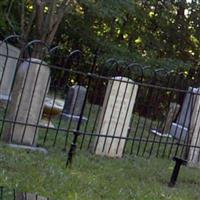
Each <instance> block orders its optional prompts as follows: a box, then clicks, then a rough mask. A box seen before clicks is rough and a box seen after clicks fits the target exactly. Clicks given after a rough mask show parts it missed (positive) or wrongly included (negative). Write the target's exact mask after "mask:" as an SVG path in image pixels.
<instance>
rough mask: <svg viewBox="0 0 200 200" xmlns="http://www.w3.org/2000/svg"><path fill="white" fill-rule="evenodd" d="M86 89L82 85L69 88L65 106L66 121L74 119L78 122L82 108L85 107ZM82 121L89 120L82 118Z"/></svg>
mask: <svg viewBox="0 0 200 200" xmlns="http://www.w3.org/2000/svg"><path fill="white" fill-rule="evenodd" d="M86 90H87V89H86V88H85V87H83V86H80V85H74V86H72V87H70V88H69V90H68V92H67V95H66V98H65V104H64V108H63V113H62V117H63V118H65V119H72V120H74V121H78V120H79V118H80V115H81V111H82V108H83V106H84V101H85V95H86ZM82 120H83V121H85V120H87V118H86V117H82Z"/></svg>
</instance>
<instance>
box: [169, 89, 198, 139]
mask: <svg viewBox="0 0 200 200" xmlns="http://www.w3.org/2000/svg"><path fill="white" fill-rule="evenodd" d="M196 92H197V89H196V88H192V87H189V88H188V92H187V94H186V96H185V98H184V102H183V105H182V107H181V111H180V114H179V116H178V118H177V120H176V122H175V123H172V125H171V129H170V134H171V135H172V136H173V137H175V138H177V139H181V140H186V139H187V136H188V134H189V127H191V126H190V123H191V121H192V120H191V119H192V114H193V113H192V110H193V107H194V94H195V93H196Z"/></svg>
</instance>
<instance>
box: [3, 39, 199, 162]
mask: <svg viewBox="0 0 200 200" xmlns="http://www.w3.org/2000/svg"><path fill="white" fill-rule="evenodd" d="M17 43H20V44H21V42H20V39H19V37H18V36H11V37H8V38H6V39H5V40H4V41H2V43H1V45H0V49H1V52H0V53H1V54H0V64H1V66H0V67H1V77H0V78H1V85H0V106H1V110H0V121H1V126H0V127H1V130H0V132H1V138H2V140H3V141H4V142H6V143H9V144H10V145H11V146H15V145H17V146H20V147H22V148H28V149H29V148H30V149H33V150H37V149H39V150H44V149H48V148H51V147H54V148H58V149H62V150H65V151H67V152H68V156H69V157H68V162H67V163H68V164H69V163H70V162H71V160H72V157H73V153H74V151H75V150H76V148H80V149H82V150H89V151H91V152H93V153H96V154H98V155H106V156H110V157H121V156H123V155H125V154H134V155H140V156H144V157H150V156H156V157H168V158H169V157H178V158H181V159H184V160H186V161H190V162H191V163H192V164H194V165H199V162H200V153H199V148H200V141H199V126H200V121H199V120H200V117H199V110H200V106H199V104H200V96H199V93H200V89H199V88H198V87H199V84H200V80H199V79H200V78H199V77H200V76H199V73H200V71H198V70H196V69H190V71H175V70H174V71H167V70H166V69H153V68H152V67H149V66H141V65H139V64H137V63H127V62H125V61H116V60H114V59H109V60H106V61H104V62H102V61H101V62H99V61H98V52H96V53H95V54H94V55H93V56H91V57H84V54H83V53H82V52H81V51H79V50H75V51H73V52H71V53H70V54H69V55H67V56H63V55H62V50H61V49H59V47H54V48H52V49H49V48H48V47H47V46H46V45H45V44H43V43H42V42H41V41H32V42H30V43H28V44H26V45H24V46H23V48H21V50H19V49H17V48H16V47H13V46H12V45H10V44H15V46H17ZM34 57H35V58H34ZM36 58H37V59H36Z"/></svg>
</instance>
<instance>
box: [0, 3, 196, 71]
mask: <svg viewBox="0 0 200 200" xmlns="http://www.w3.org/2000/svg"><path fill="white" fill-rule="evenodd" d="M63 2H65V4H62V3H63ZM63 5H64V7H63ZM60 8H65V10H64V11H63V10H62V11H61V9H60ZM39 9H40V10H42V13H43V15H44V16H43V18H44V23H41V24H40V25H42V26H40V25H38V18H39V14H41V13H40V12H39ZM59 9H60V10H59ZM60 14H62V16H61V18H60V21H56V20H54V21H56V22H57V23H58V24H57V25H56V26H58V27H57V28H55V27H53V24H52V23H53V22H52V20H50V21H48V20H49V19H57V18H58V16H59V15H60ZM46 18H47V19H46ZM45 20H46V21H48V22H49V23H47V24H45V23H46V22H45ZM199 24H200V3H199V0H191V1H186V0H170V1H162V0H149V1H146V0H134V1H133V0H71V1H70V0H68V1H66V0H63V1H59V0H52V1H41V0H2V1H1V2H0V27H1V35H2V37H5V36H7V35H9V34H12V33H16V34H21V35H22V37H24V39H26V40H31V39H43V40H45V41H47V42H49V43H50V44H51V45H54V44H57V43H60V44H61V45H62V48H63V51H64V53H66V52H68V51H70V50H73V49H80V50H83V51H84V52H88V53H89V54H90V53H91V52H94V50H95V49H97V48H98V49H99V50H100V52H101V55H102V56H103V57H106V58H110V57H114V58H117V59H126V60H131V61H137V62H140V63H146V64H149V65H151V66H153V67H165V68H168V69H173V68H185V67H191V66H193V67H197V66H198V62H199V58H200V48H199V47H200V41H199V35H200V25H199ZM51 26H52V27H53V28H52V27H51ZM51 28H52V30H53V31H54V32H55V35H54V34H53V35H54V36H55V37H52V38H50V39H49V37H50V36H49V35H50V34H49V33H52V32H51V31H52V30H51ZM54 29H56V30H54ZM45 31H46V32H45ZM48 31H49V32H48ZM41 34H42V36H41ZM44 34H46V37H44ZM48 34H49V35H48Z"/></svg>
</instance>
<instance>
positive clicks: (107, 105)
mask: <svg viewBox="0 0 200 200" xmlns="http://www.w3.org/2000/svg"><path fill="white" fill-rule="evenodd" d="M137 91H138V85H136V84H134V82H133V81H132V80H130V79H128V78H126V77H114V78H112V80H109V82H108V86H107V89H106V94H105V98H104V103H103V107H102V110H101V114H100V120H99V123H98V128H97V134H99V135H100V136H97V137H96V140H95V143H94V147H93V148H94V152H95V154H97V155H106V156H109V157H122V154H123V150H124V146H125V142H126V140H125V139H123V138H126V137H127V135H128V129H129V125H130V120H131V116H132V112H133V107H134V104H135V99H136V95H137ZM114 137H116V138H114ZM120 137H123V138H120Z"/></svg>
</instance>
